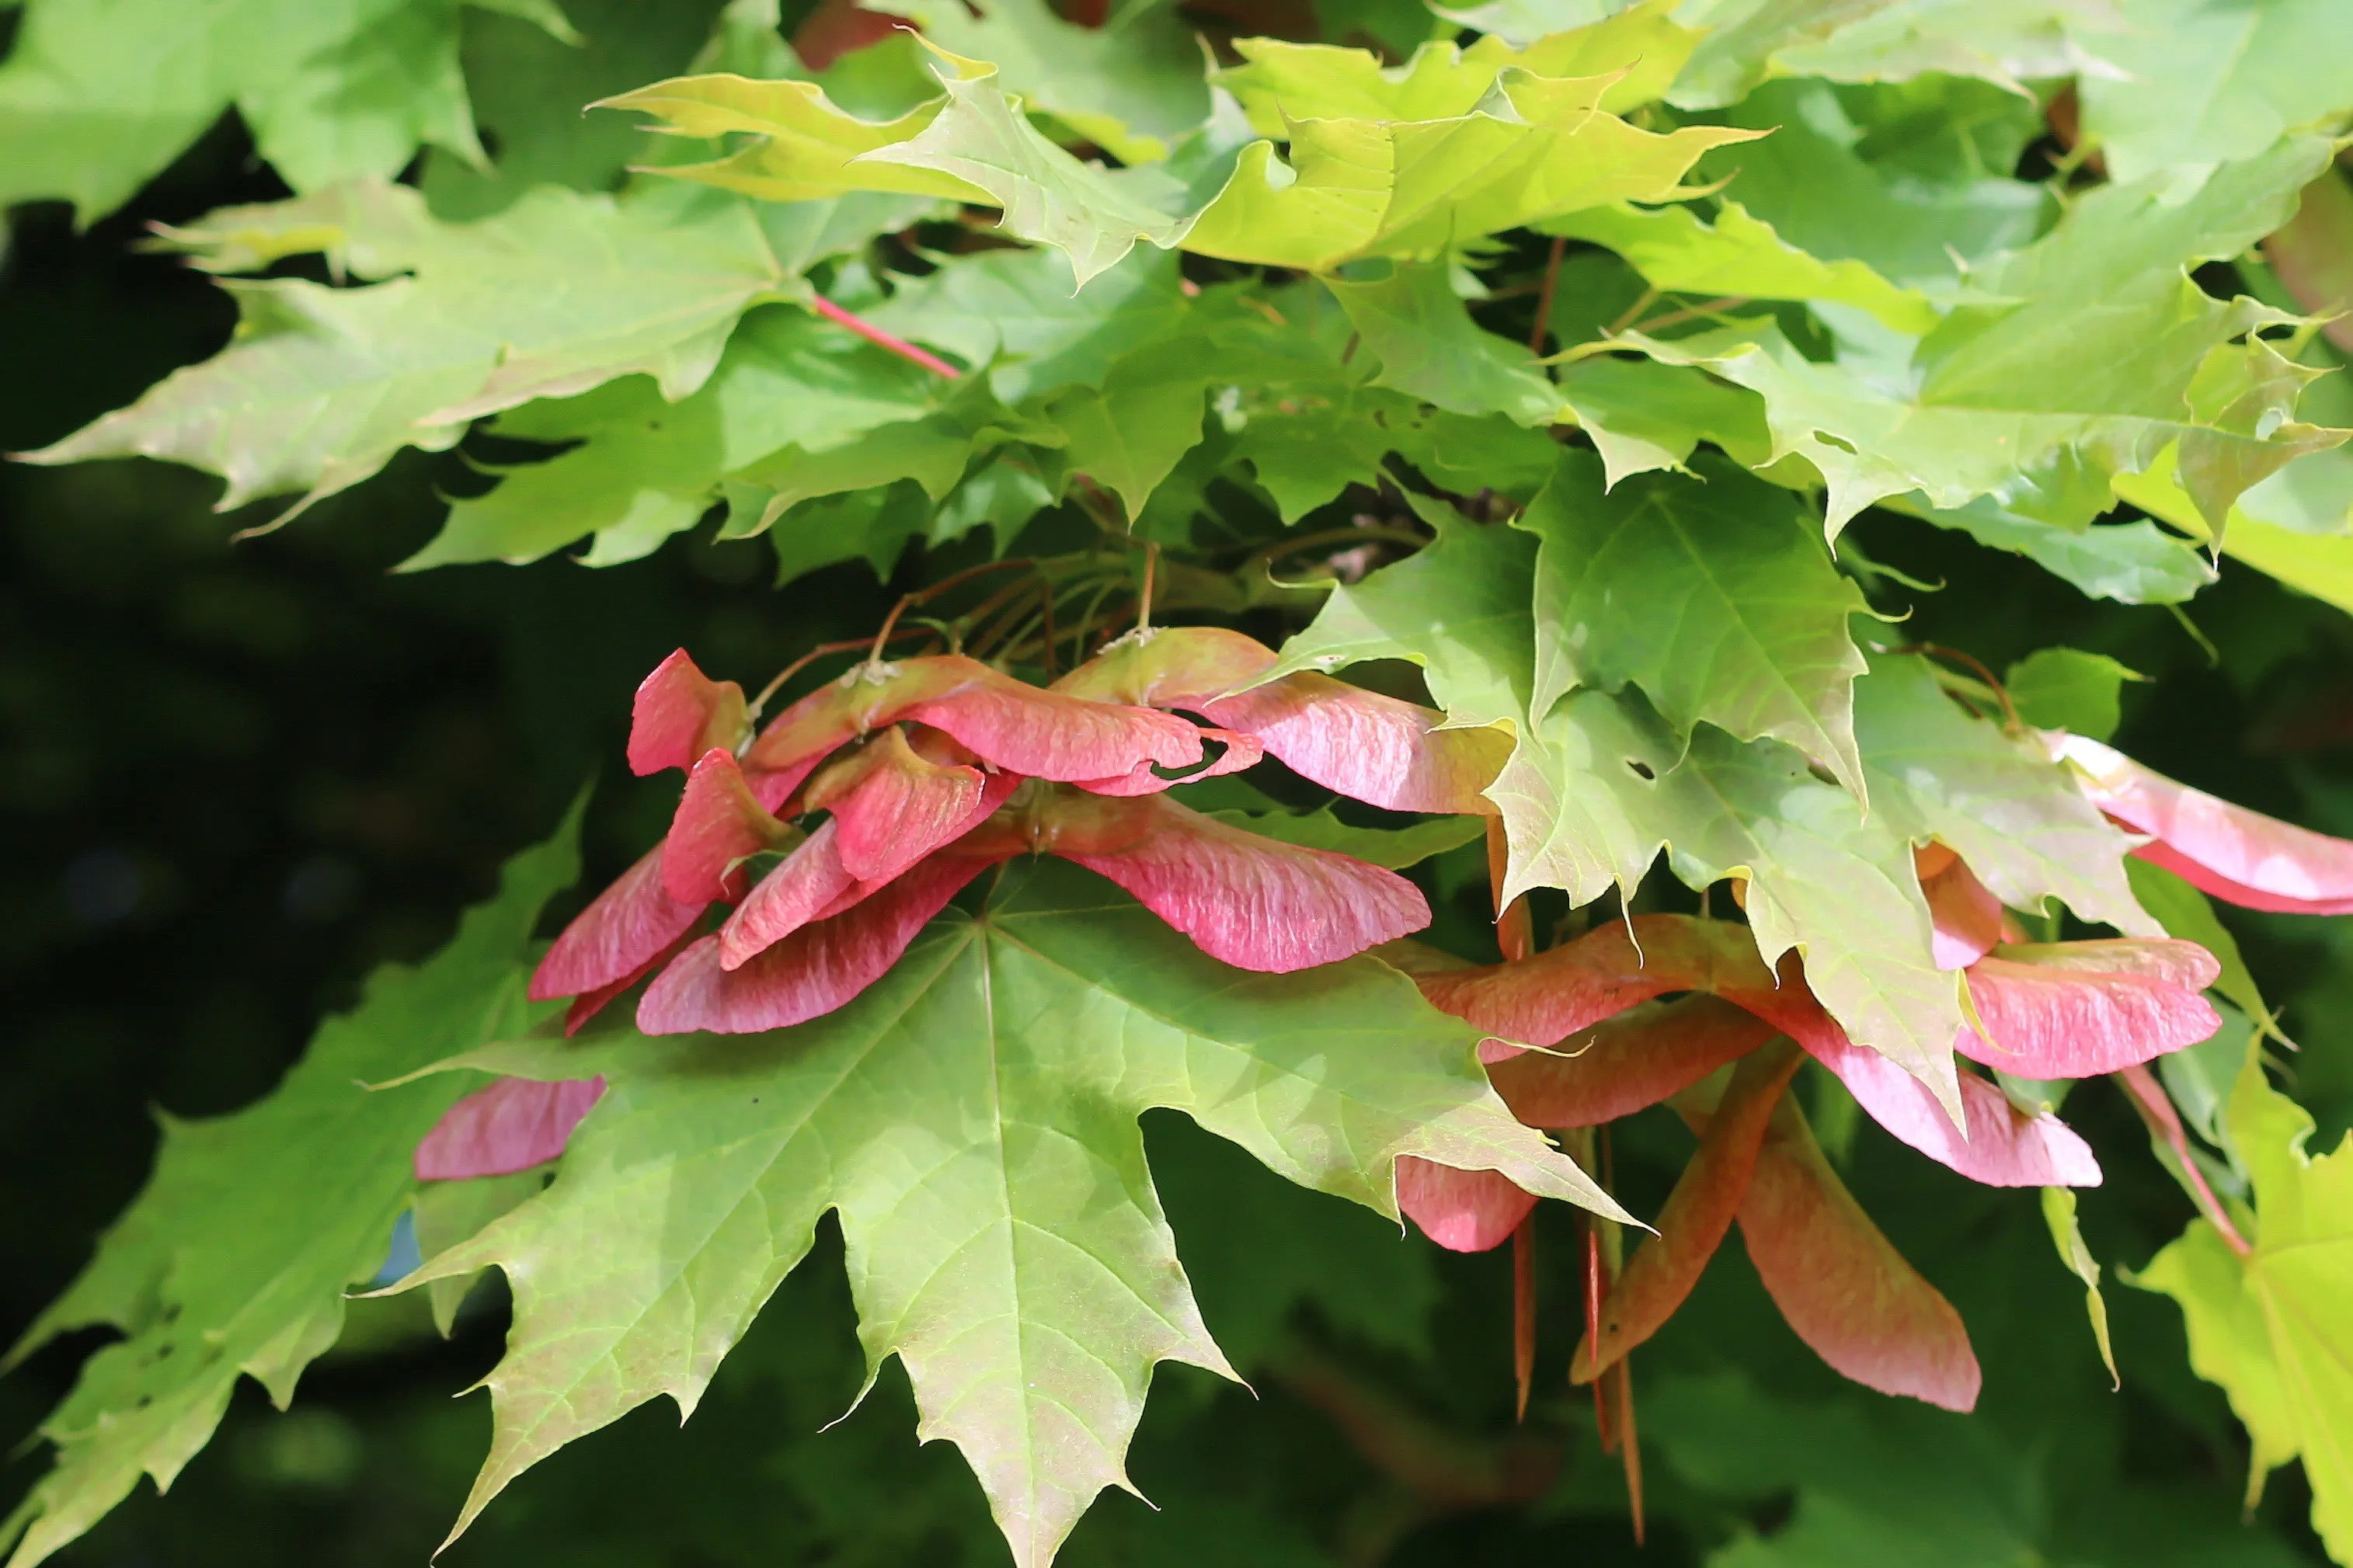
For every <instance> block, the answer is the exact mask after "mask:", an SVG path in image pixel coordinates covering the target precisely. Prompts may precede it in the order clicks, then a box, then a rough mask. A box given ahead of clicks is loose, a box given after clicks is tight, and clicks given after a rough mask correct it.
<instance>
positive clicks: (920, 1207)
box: [409, 867, 1616, 1564]
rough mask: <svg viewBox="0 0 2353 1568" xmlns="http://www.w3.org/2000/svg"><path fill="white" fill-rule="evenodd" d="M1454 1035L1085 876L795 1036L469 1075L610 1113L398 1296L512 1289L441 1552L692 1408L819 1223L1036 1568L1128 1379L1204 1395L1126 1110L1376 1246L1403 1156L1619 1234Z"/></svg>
mask: <svg viewBox="0 0 2353 1568" xmlns="http://www.w3.org/2000/svg"><path fill="white" fill-rule="evenodd" d="M1477 1039H1478V1032H1477V1031H1476V1030H1473V1029H1472V1028H1470V1027H1469V1026H1465V1025H1462V1024H1461V1023H1460V1022H1458V1021H1457V1020H1454V1019H1452V1018H1449V1017H1447V1016H1443V1015H1440V1014H1439V1013H1437V1012H1435V1011H1434V1010H1432V1009H1431V1008H1430V1007H1429V1006H1428V1005H1426V1004H1425V1003H1423V1002H1422V1000H1421V998H1420V995H1419V992H1418V991H1417V990H1416V988H1415V987H1414V986H1413V984H1412V983H1411V982H1410V981H1409V980H1407V979H1406V978H1404V977H1403V976H1401V975H1399V974H1397V973H1395V972H1393V971H1391V970H1389V969H1388V968H1387V967H1385V966H1384V965H1381V964H1379V963H1374V962H1372V961H1370V960H1356V961H1351V962H1349V963H1341V964H1332V965H1326V966H1324V967H1323V968H1320V969H1315V970H1311V971H1307V972H1304V973H1298V974H1293V975H1285V976H1279V977H1278V976H1263V975H1250V974H1243V973H1240V972H1237V971H1234V970H1230V969H1228V968H1226V967H1224V966H1223V965H1221V964H1219V963H1216V962H1214V961H1212V960H1209V959H1208V958H1205V957H1203V956H1202V955H1201V954H1200V953H1199V952H1198V951H1197V950H1195V949H1193V948H1192V947H1191V946H1190V944H1189V943H1187V942H1185V941H1184V940H1183V939H1182V938H1181V937H1178V936H1176V934H1175V933H1174V932H1172V931H1169V930H1168V929H1167V928H1166V926H1164V925H1162V924H1161V923H1160V922H1159V921H1157V920H1155V919H1154V918H1153V917H1152V916H1150V915H1149V914H1146V913H1145V911H1143V910H1141V909H1139V908H1138V907H1137V906H1135V905H1134V904H1133V903H1131V902H1129V901H1128V900H1126V899H1125V898H1124V896H1120V895H1116V894H1113V893H1112V892H1111V891H1110V890H1109V889H1106V888H1105V887H1104V885H1103V883H1101V882H1100V881H1098V880H1096V879H1092V878H1091V877H1088V876H1086V875H1084V874H1083V873H1079V872H1075V871H1071V870H1067V869H1064V868H1057V867H1039V868H1036V869H1034V870H1030V871H1023V872H1017V873H1015V874H1014V875H1012V876H1010V877H1009V878H1008V879H1007V880H1006V882H1005V883H1004V884H1002V885H1000V888H999V890H998V891H997V893H996V894H995V895H994V896H993V897H992V898H991V900H989V902H988V904H987V907H986V908H985V909H984V910H982V911H981V912H980V913H978V914H976V915H970V916H965V915H951V916H949V917H948V918H946V919H944V920H942V921H938V922H936V923H934V926H933V927H932V928H931V930H930V931H928V932H927V933H926V934H925V935H924V936H923V937H922V938H921V939H919V940H918V942H917V943H916V945H915V946H914V947H913V948H912V949H910V950H909V952H908V953H907V955H906V956H905V957H904V958H903V959H902V960H901V961H900V963H899V964H898V965H897V967H896V968H894V969H893V970H892V972H891V973H890V974H889V975H888V976H886V977H885V978H884V979H883V980H881V981H880V982H878V983H877V984H875V985H874V986H873V987H872V988H871V989H870V990H869V991H867V992H866V993H865V994H864V995H862V996H860V998H859V999H858V1000H857V1001H856V1002H853V1003H852V1004H850V1005H849V1006H847V1007H845V1008H843V1009H842V1010H840V1011H839V1012H838V1013H834V1014H832V1015H829V1016H827V1017H825V1018H822V1019H819V1020H818V1021H815V1022H813V1023H810V1024H807V1025H803V1026H799V1027H797V1028H794V1029H788V1030H781V1031H777V1032H775V1033H772V1034H768V1035H765V1036H760V1037H737V1038H732V1039H728V1040H724V1041H714V1040H711V1039H707V1038H702V1037H665V1038H655V1039H649V1038H645V1037H639V1036H638V1035H636V1034H635V1033H634V1032H633V1031H628V1030H626V1029H624V1030H618V1031H616V1032H614V1033H612V1034H610V1035H607V1036H603V1037H584V1038H583V1039H582V1040H581V1041H579V1042H577V1043H573V1044H565V1043H562V1042H558V1041H554V1040H533V1041H527V1042H522V1043H518V1044H515V1045H511V1046H501V1047H492V1048H491V1049H490V1050H488V1051H485V1052H480V1053H477V1054H476V1055H474V1056H472V1057H470V1058H464V1060H465V1061H466V1062H467V1063H468V1064H470V1065H480V1066H485V1067H491V1068H495V1069H496V1070H499V1071H502V1072H512V1073H522V1074H525V1075H529V1076H537V1077H545V1078H571V1077H576V1076H579V1075H581V1074H583V1073H588V1072H602V1073H603V1074H605V1075H606V1078H607V1081H608V1083H609V1084H610V1086H611V1087H610V1089H609V1090H608V1091H607V1097H606V1099H605V1100H604V1101H603V1102H602V1103H600V1104H599V1105H598V1107H597V1108H596V1110H595V1111H594V1112H593V1113H592V1114H591V1115H590V1117H589V1118H588V1120H587V1121H585V1122H583V1123H582V1124H581V1126H580V1128H579V1130H578V1131H577V1132H576V1133H575V1137H574V1140H573V1142H572V1146H571V1149H570V1151H569V1152H568V1153H567V1155H566V1157H565V1164H564V1167H563V1169H562V1171H561V1173H559V1174H558V1176H557V1178H556V1180H555V1183H554V1185H553V1186H551V1187H550V1188H549V1189H548V1190H547V1191H546V1193H544V1194H542V1195H541V1196H539V1197H536V1198H534V1199H533V1200H531V1201H530V1202H529V1203H526V1204H525V1205H522V1207H520V1208H518V1209H516V1210H515V1211H513V1212H512V1214H510V1215H507V1216H506V1217H505V1218H504V1219H502V1220H500V1221H498V1222H496V1223H494V1224H493V1225H492V1226H491V1227H490V1228H489V1229H487V1230H486V1231H484V1232H483V1233H482V1234H481V1235H480V1236H479V1237H476V1238H474V1239H473V1240H472V1241H470V1242H469V1243H466V1244H464V1245H462V1246H460V1247H457V1248H456V1249H455V1250H453V1251H451V1252H449V1253H446V1254H444V1255H443V1256H441V1257H440V1258H435V1259H433V1260H431V1261H430V1262H428V1263H427V1265H426V1267H425V1268H423V1269H421V1270H420V1271H419V1272H418V1273H417V1274H416V1275H413V1276H411V1279H410V1281H409V1283H412V1284H413V1283H422V1282H424V1281H425V1280H427V1279H438V1278H442V1277H445V1276H449V1277H454V1276H460V1275H463V1274H467V1273H470V1272H472V1271H473V1270H475V1269H478V1268H485V1267H493V1266H495V1267H498V1268H503V1269H504V1270H505V1271H506V1273H507V1276H508V1279H509V1280H510V1282H511V1284H512V1288H513V1290H514V1296H515V1310H514V1327H513V1329H512V1331H511V1332H510V1334H509V1338H508V1342H507V1355H506V1359H505V1360H504V1361H502V1362H501V1363H500V1365H499V1367H498V1369H497V1370H496V1371H494V1372H492V1373H491V1375H490V1377H489V1378H488V1379H487V1382H488V1384H489V1386H490V1387H491V1392H492V1394H493V1398H494V1401H495V1405H496V1410H497V1430H496V1433H495V1436H493V1438H492V1442H491V1456H490V1458H489V1461H488V1463H487V1464H486V1465H485V1467H484V1468H483V1471H482V1474H481V1476H480V1479H478V1480H477V1482H476V1483H475V1487H474V1490H473V1493H472V1495H471V1496H470V1498H469V1499H468V1500H467V1504H466V1509H465V1512H464V1514H463V1516H462V1517H461V1519H460V1521H459V1528H460V1529H462V1528H463V1527H464V1524H465V1522H466V1521H470V1520H471V1519H472V1518H473V1517H474V1515H475V1514H476V1513H478V1512H479V1511H480V1509H481V1508H482V1506H483V1505H484V1504H485V1503H487V1502H488V1501H489V1500H490V1499H491V1497H492V1496H493V1495H494V1494H496V1493H497V1492H498V1491H499V1490H500V1489H501V1488H502V1487H503V1486H505V1485H506V1483H507V1482H508V1481H509V1480H511V1479H512V1478H513V1477H514V1476H515V1475H517V1474H519V1473H520V1472H521V1471H522V1470H523V1469H524V1468H527V1467H529V1466H530V1465H531V1464H533V1462H535V1461H536V1460H538V1459H540V1458H543V1457H544V1456H546V1455H547V1454H548V1453H550V1452H552V1451H554V1449H555V1448H556V1447H560V1446H561V1445H562V1444H564V1443H565V1442H567V1441H569V1440H571V1439H573V1438H575V1437H577V1436H583V1435H585V1434H586V1433H587V1432H590V1431H593V1430H595V1429H596V1428H597V1427H599V1426H604V1425H606V1424H607V1423H608V1422H610V1421H612V1420H614V1419H616V1418H617V1417H618V1416H620V1415H622V1414H624V1413H625V1412H627V1411H628V1410H630V1409H632V1408H634V1407H635V1406H637V1405H641V1404H644V1403H645V1402H647V1401H649V1400H650V1399H653V1398H655V1397H657V1396H658V1395H661V1394H669V1395H670V1397H671V1398H673V1399H674V1400H676V1401H677V1402H678V1403H679V1405H681V1408H683V1409H687V1410H691V1409H692V1408H693V1405H694V1404H695V1402H696V1401H697V1400H698V1399H699V1398H700V1397H701V1395H702V1391H703V1389H704V1387H705V1386H706V1385H707V1384H708V1382H709V1379H710V1376H711V1374H712V1370H713V1369H714V1368H715V1367H716V1365H717V1363H718V1362H719V1360H720V1359H721V1357H723V1355H724V1354H725V1353H726V1352H727V1350H728V1349H729V1347H731V1346H732V1345H733V1343H734V1342H735V1341H736V1340H737V1339H738V1338H739V1337H740V1336H741V1335H742V1333H743V1331H744V1328H745V1327H746V1326H747V1325H748V1324H749V1322H750V1321H751V1318H752V1316H753V1315H754V1313H755V1312H756V1311H757V1310H759V1308H760V1306H761V1304H762V1303H763V1302H765V1300H766V1299H767V1297H768V1295H769V1294H770V1292H772V1291H773V1290H774V1289H776V1285H777V1283H778V1282H779V1281H780V1280H781V1279H783V1278H784V1277H785V1275H786V1273H788V1272H789V1271H790V1270H791V1269H792V1268H794V1267H795V1266H796V1265H797V1263H798V1262H799V1261H800V1259H801V1258H803V1257H804V1256H805V1255H806V1254H807V1250H808V1247H809V1245H810V1242H811V1240H812V1237H813V1235H814V1230H815V1226H816V1225H817V1222H818V1217H819V1216H820V1215H822V1214H824V1213H825V1212H826V1211H827V1210H828V1209H831V1210H833V1211H834V1212H835V1213H837V1214H838V1215H839V1217H840V1222H841V1226H842V1232H843V1236H844V1238H845V1241H846V1243H847V1246H848V1252H849V1275H850V1285H851V1290H852V1293H853V1295H854V1296H855V1298H856V1300H857V1302H858V1309H859V1316H860V1337H861V1339H862V1340H863V1342H864V1343H865V1346H866V1352H867V1358H868V1363H869V1366H870V1369H871V1367H873V1366H875V1365H878V1364H879V1363H880V1362H881V1360H882V1358H884V1357H885V1356H890V1355H897V1356H898V1357H899V1358H900V1359H901V1361H902V1363H904V1364H905V1366H906V1368H907V1371H908V1374H909V1376H910V1378H911V1380H912V1381H913V1384H914V1389H915V1398H916V1403H917V1406H918V1408H919V1409H920V1410H921V1411H922V1413H923V1425H922V1426H921V1428H920V1431H921V1435H922V1436H924V1437H926V1438H931V1437H946V1438H948V1439H950V1440H952V1441H954V1442H955V1444H956V1445H957V1446H958V1447H960V1448H962V1449H963V1450H964V1453H965V1457H966V1458H967V1459H968V1460H969V1461H970V1462H971V1464H972V1466H973V1468H974V1469H975V1471H976V1473H977V1474H978V1476H979V1477H980V1480H981V1485H982V1488H983V1489H984V1490H985V1491H986V1492H987V1494H988V1498H989V1501H990V1504H991V1506H992V1508H993V1509H994V1510H995V1511H996V1514H997V1521H998V1523H999V1525H1000V1526H1002V1527H1003V1529H1004V1531H1005V1532H1006V1535H1007V1538H1008V1541H1009V1542H1010V1543H1011V1545H1012V1547H1013V1552H1014V1557H1015V1560H1016V1561H1017V1562H1018V1563H1024V1564H1039V1563H1046V1562H1047V1561H1049V1560H1050V1558H1051V1557H1052V1555H1053V1553H1054V1551H1055V1549H1056V1548H1057V1547H1058V1546H1059V1545H1060V1542H1061V1540H1062V1538H1063V1536H1064V1535H1065V1534H1066V1533H1067V1532H1068V1531H1069V1530H1070V1528H1071V1525H1072V1524H1073V1523H1074V1522H1075V1521H1077V1519H1078V1517H1079V1515H1080V1513H1081V1512H1082V1511H1083V1510H1084V1509H1085V1508H1086V1506H1087V1504H1088V1502H1089V1501H1090V1500H1092V1498H1093V1496H1094V1495H1095V1493H1096V1492H1097V1491H1099V1490H1100V1489H1103V1487H1105V1486H1114V1485H1117V1486H1124V1485H1127V1484H1128V1483H1127V1481H1126V1477H1125V1473H1124V1465H1123V1456H1124V1451H1125V1449H1126V1447H1127V1442H1128V1439H1129V1436H1130V1435H1131V1434H1132V1433H1133V1431H1134V1426H1135V1423H1136V1421H1137V1419H1138V1418H1139V1417H1140V1415H1142V1412H1143V1405H1144V1397H1145V1389H1146V1386H1147V1384H1148V1383H1149V1380H1150V1376H1151V1370H1152V1368H1153V1366H1154V1365H1155V1363H1158V1362H1161V1361H1166V1360H1176V1361H1184V1362H1189V1363H1193V1364H1195V1365H1198V1366H1203V1367H1207V1368H1209V1369H1211V1370H1213V1371H1218V1372H1220V1373H1225V1372H1228V1370H1229V1369H1228V1367H1227V1364H1226V1361H1225V1357H1224V1355H1223V1353H1222V1352H1220V1351H1219V1349H1218V1347H1217V1345H1216V1344H1215V1343H1214V1342H1212V1341H1211V1340H1210V1338H1209V1335H1208V1331H1207V1330H1206V1329H1205V1328H1204V1327H1203V1325H1202V1322H1201V1319H1200V1316H1199V1313H1198V1310H1197V1308H1196V1307H1195V1305H1194V1302H1193V1299H1192V1294H1191V1291H1190V1289H1189V1288H1188V1287H1187V1283H1186V1279H1185V1274H1184V1269H1183V1268H1182V1267H1181V1265H1180V1264H1179V1263H1178V1261H1177V1256H1176V1247H1175V1245H1174V1238H1173V1237H1171V1235H1170V1233H1169V1230H1168V1226H1167V1224H1166V1221H1165V1220H1164V1219H1163V1217H1162V1215H1161V1211H1160V1205H1159V1202H1158V1200H1157V1198H1156V1197H1155V1194H1154V1193H1153V1188H1152V1181H1151V1176H1150V1174H1149V1173H1148V1172H1147V1170H1146V1169H1145V1161H1144V1143H1143V1137H1142V1133H1141V1131H1140V1129H1139V1128H1138V1127H1137V1125H1136V1120H1135V1119H1136V1117H1137V1115H1138V1114H1139V1113H1140V1112H1141V1111H1143V1110H1145V1109H1147V1108H1151V1107H1155V1106H1156V1107H1163V1108H1167V1109H1173V1110H1182V1111H1185V1112H1186V1113H1187V1114H1188V1115H1189V1116H1191V1117H1192V1118H1193V1119H1194V1120H1195V1121H1198V1122H1199V1123H1200V1124H1201V1125H1202V1126H1203V1127H1205V1128H1207V1129H1208V1131H1212V1132H1216V1133H1218V1134H1219V1135H1220V1136H1222V1137H1225V1138H1228V1139H1229V1140H1231V1141H1232V1142H1236V1143H1239V1144H1240V1145H1241V1146H1242V1147H1244V1148H1245V1149H1248V1150H1249V1151H1250V1152H1251V1153H1253V1154H1255V1155H1256V1156H1258V1158H1259V1159H1260V1160H1261V1161H1262V1162H1264V1163H1266V1164H1268V1165H1269V1166H1271V1168H1273V1169H1274V1170H1276V1171H1277V1172H1279V1173H1282V1174H1283V1175H1286V1176H1289V1177H1290V1178H1292V1179H1293V1180H1294V1181H1297V1182H1299V1183H1301V1184H1304V1185H1308V1186H1313V1187H1316V1188H1318V1189H1321V1190H1323V1191H1325V1192H1330V1193H1334V1194H1339V1195H1341V1196H1345V1197H1348V1198H1351V1199H1354V1200H1355V1201H1356V1202H1359V1203H1362V1204H1365V1205H1368V1206H1370V1207H1372V1208H1374V1209H1376V1210H1377V1211H1378V1212H1380V1213H1382V1214H1385V1215H1391V1216H1392V1217H1393V1216H1395V1215H1396V1213H1397V1208H1396V1200H1395V1194H1394V1184H1395V1175H1394V1167H1395V1163H1396V1160H1397V1158H1398V1156H1399V1155H1401V1154H1415V1155H1419V1156H1420V1157H1423V1158H1427V1159H1432V1160H1435V1161H1438V1162H1439V1163H1451V1164H1454V1165H1457V1166H1461V1167H1465V1168H1477V1169H1494V1170H1500V1171H1502V1172H1503V1173H1505V1174H1506V1175H1508V1176H1509V1177H1510V1178H1511V1179H1512V1180H1514V1181H1515V1182H1517V1183H1519V1184H1522V1185H1524V1186H1525V1187H1527V1188H1529V1189H1530V1190H1532V1191H1536V1192H1540V1193H1543V1194H1547V1195H1551V1196H1556V1197H1561V1198H1566V1199H1569V1200H1571V1201H1574V1202H1579V1203H1583V1204H1586V1205H1589V1206H1591V1207H1594V1208H1596V1209H1598V1210H1601V1211H1603V1212H1615V1211H1616V1205H1614V1204H1612V1203H1611V1202H1610V1201H1609V1198H1608V1197H1607V1196H1605V1195H1604V1194H1602V1193H1601V1192H1600V1190H1599V1188H1598V1187H1596V1186H1595V1185H1594V1184H1593V1183H1592V1182H1590V1181H1589V1180H1588V1179H1587V1178H1586V1176H1585V1175H1584V1173H1582V1172H1580V1171H1578V1170H1577V1167H1576V1166H1575V1165H1574V1164H1573V1163H1570V1162H1569V1161H1568V1160H1567V1158H1566V1157H1565V1156H1563V1155H1561V1154H1559V1153H1557V1152H1555V1151H1554V1150H1552V1149H1551V1148H1550V1146H1549V1145H1547V1144H1546V1142H1545V1141H1544V1139H1543V1137H1542V1136H1541V1135H1540V1134H1538V1133H1536V1132H1535V1131H1533V1130H1530V1129H1527V1128H1525V1127H1522V1126H1520V1125H1519V1124H1518V1123H1517V1122H1516V1121H1513V1120H1512V1118H1511V1116H1510V1114H1509V1113H1508V1112H1507V1111H1506V1110H1504V1106H1503V1102H1502V1101H1501V1100H1498V1099H1496V1098H1495V1095H1494V1092H1493V1089H1490V1088H1489V1087H1488V1085H1487V1082H1486V1079H1485V1076H1484V1074H1483V1073H1482V1071H1481V1069H1480V1068H1479V1066H1478V1063H1477V1061H1476V1058H1475V1055H1474V1050H1473V1047H1474V1046H1475V1044H1476V1042H1477ZM591 1238H593V1240H592V1239H591Z"/></svg>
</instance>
